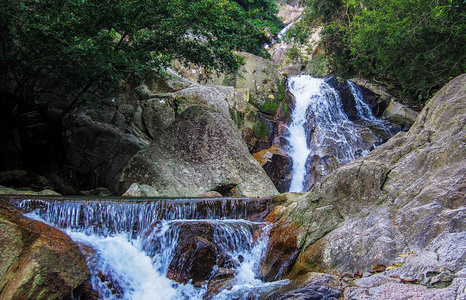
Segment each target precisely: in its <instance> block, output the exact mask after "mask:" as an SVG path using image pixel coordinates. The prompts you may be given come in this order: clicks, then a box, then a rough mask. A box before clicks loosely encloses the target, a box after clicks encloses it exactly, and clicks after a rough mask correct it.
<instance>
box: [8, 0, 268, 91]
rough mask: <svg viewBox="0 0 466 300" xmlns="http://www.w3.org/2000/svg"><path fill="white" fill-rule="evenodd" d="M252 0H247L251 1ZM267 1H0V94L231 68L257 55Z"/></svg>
mask: <svg viewBox="0 0 466 300" xmlns="http://www.w3.org/2000/svg"><path fill="white" fill-rule="evenodd" d="M252 3H255V1H252ZM268 8H273V6H270V5H269V4H267V5H265V6H264V7H262V8H261V9H245V8H243V7H242V6H241V5H240V4H239V3H237V2H234V1H228V0H107V1H102V0H0V92H2V93H9V94H14V95H15V96H17V97H19V98H20V99H31V98H34V97H37V96H39V97H41V96H42V98H47V99H49V98H50V97H52V96H55V97H62V96H68V97H69V96H70V95H72V96H73V97H74V98H75V99H82V98H83V97H84V96H85V95H95V94H96V93H103V92H109V91H112V90H113V89H115V87H116V86H117V85H118V83H120V82H121V80H122V79H125V80H127V81H128V80H131V79H134V80H138V79H140V78H141V77H143V76H145V75H147V74H148V73H150V72H152V71H153V70H154V69H155V70H161V69H163V68H164V67H166V66H168V65H169V64H170V62H171V61H173V60H174V59H177V60H180V61H183V62H190V63H193V64H195V65H198V66H202V67H205V68H206V69H207V70H221V71H226V70H232V69H235V68H236V67H237V66H238V64H239V62H240V61H239V58H238V57H237V56H236V55H235V54H234V53H233V51H243V50H244V51H249V52H252V53H255V54H259V55H260V54H262V53H265V51H264V50H263V48H262V46H263V44H264V43H265V42H267V41H268V40H269V39H270V37H269V33H268V32H267V31H266V28H265V26H258V25H257V23H258V20H262V19H263V16H261V15H260V13H263V12H264V11H266V10H267V9H268Z"/></svg>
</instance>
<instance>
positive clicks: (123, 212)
mask: <svg viewBox="0 0 466 300" xmlns="http://www.w3.org/2000/svg"><path fill="white" fill-rule="evenodd" d="M23 199H24V198H23ZM269 201H270V198H258V199H253V198H252V199H250V198H244V199H243V198H218V199H200V198H192V199H144V198H122V197H114V198H107V199H84V198H77V197H68V198H65V197H39V198H37V197H36V198H30V199H25V200H19V199H18V200H16V201H15V200H14V199H13V200H12V201H11V203H12V204H13V205H15V206H16V207H18V208H20V209H21V210H23V211H24V212H26V213H27V216H28V217H30V218H34V219H37V220H41V221H43V222H45V223H48V224H50V225H53V226H55V227H58V228H60V229H62V230H64V231H65V232H66V233H67V234H68V235H69V236H70V237H71V238H72V239H73V240H74V241H75V242H77V243H78V245H80V248H81V251H82V252H83V253H85V255H86V257H87V262H88V266H89V269H90V271H91V274H92V275H91V277H92V278H91V282H92V285H93V288H94V289H95V290H97V291H98V294H99V298H100V299H152V300H153V299H218V300H221V299H225V300H226V299H259V297H260V295H263V294H265V293H267V292H270V291H272V290H274V289H276V288H278V287H280V286H282V285H284V284H286V283H287V281H286V280H284V281H277V282H264V281H262V280H261V279H260V273H261V259H262V258H263V256H264V254H265V250H266V248H267V242H268V230H269V229H270V227H271V224H269V223H266V222H263V221H261V218H262V216H263V215H264V214H265V213H266V212H268V210H269V209H270V203H269ZM257 213H259V214H257ZM196 239H198V240H201V241H203V242H205V244H208V245H209V246H210V247H213V248H214V249H215V257H214V259H215V263H213V264H212V265H211V266H209V265H207V263H205V262H204V264H205V265H203V266H204V267H205V268H206V269H207V270H208V271H209V274H207V276H206V278H203V279H202V280H201V281H199V280H197V282H193V281H190V280H188V281H186V282H183V280H178V281H181V282H176V281H174V280H171V279H169V278H168V277H170V276H169V274H171V275H172V277H177V276H173V274H175V275H181V276H178V278H183V275H186V274H183V270H185V269H186V266H184V265H180V264H177V263H179V262H181V263H182V262H183V258H186V256H183V255H184V254H186V253H185V252H184V251H185V250H186V249H190V248H189V245H191V244H195V242H194V241H195V240H196ZM187 246H188V247H187ZM188 253H189V252H188ZM180 257H181V258H182V259H180ZM225 257H226V258H227V259H226V261H227V263H225V262H223V263H222V262H221V261H222V259H223V261H225ZM203 259H204V257H203ZM185 260H186V259H185ZM205 260H206V262H207V261H208V260H209V257H205ZM201 263H202V259H201ZM193 264H194V263H193ZM220 264H222V265H220ZM209 267H211V268H210V269H209ZM191 271H192V272H193V273H194V274H195V275H193V276H196V274H197V273H198V272H200V271H202V269H199V270H191ZM196 272H197V273H196ZM180 273H181V274H180ZM219 273H223V274H227V275H228V274H231V276H227V277H226V279H222V280H218V279H216V276H217V275H218V274H219ZM188 275H190V274H188ZM217 277H219V276H217ZM220 277H221V276H220ZM222 278H223V277H222ZM214 283H215V284H216V285H217V286H220V288H216V289H215V290H210V287H209V284H214Z"/></svg>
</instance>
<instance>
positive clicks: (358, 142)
mask: <svg viewBox="0 0 466 300" xmlns="http://www.w3.org/2000/svg"><path fill="white" fill-rule="evenodd" d="M347 84H348V85H349V88H350V91H351V94H352V97H353V98H354V102H355V109H356V110H357V120H350V119H349V118H348V116H347V114H346V113H345V111H344V108H343V104H342V101H341V99H340V95H339V92H338V91H337V90H335V89H334V88H333V87H332V86H331V85H330V84H328V83H327V82H326V80H325V79H322V78H314V77H312V76H309V75H299V76H293V77H290V78H289V80H288V90H289V91H290V92H291V93H292V94H293V95H294V98H295V107H294V110H293V112H292V115H291V118H292V122H291V124H290V125H289V131H288V132H289V135H288V145H289V147H288V148H289V150H288V153H289V155H290V157H291V159H292V162H293V166H292V171H291V172H292V180H291V183H290V188H289V191H290V192H303V191H307V190H309V189H310V187H312V185H313V184H314V182H315V180H316V178H319V176H320V177H323V176H326V175H327V174H328V173H329V172H331V171H332V170H333V169H335V168H336V167H338V166H340V165H343V164H346V163H349V162H351V161H353V160H355V159H357V158H359V157H361V156H363V155H365V154H367V153H369V151H370V150H372V149H373V148H375V147H377V146H378V145H380V144H381V143H382V142H383V140H384V139H387V138H388V137H390V136H392V135H393V134H394V133H396V130H393V129H392V128H391V127H390V126H387V125H388V124H387V123H386V122H385V121H381V120H378V119H376V118H375V117H374V116H373V114H372V111H371V109H370V107H369V106H368V105H367V104H366V103H365V102H364V100H363V96H362V93H361V91H360V90H359V88H358V87H357V86H356V85H355V84H354V83H352V82H351V81H347ZM374 128H377V130H372V129H374Z"/></svg>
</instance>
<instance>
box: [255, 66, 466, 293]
mask: <svg viewBox="0 0 466 300" xmlns="http://www.w3.org/2000/svg"><path fill="white" fill-rule="evenodd" d="M465 86H466V75H461V76H459V77H457V78H455V79H454V80H452V81H451V82H450V83H449V84H448V85H447V86H446V87H444V88H443V89H442V90H441V91H439V93H438V94H437V95H436V96H435V97H434V98H433V99H431V100H430V102H429V103H428V104H427V105H426V106H425V108H424V109H423V110H422V112H421V113H420V115H419V116H418V117H417V119H416V122H415V123H414V125H413V126H412V127H411V129H410V130H409V131H408V132H401V133H398V134H397V135H396V136H395V137H393V138H392V139H390V140H389V141H388V142H387V143H385V144H383V145H382V146H380V147H379V148H377V149H375V150H374V151H372V152H371V153H369V154H368V155H367V156H365V157H363V158H361V159H358V160H356V161H354V162H352V163H349V164H347V165H345V166H342V167H340V168H338V169H337V170H336V171H335V172H333V173H331V174H330V175H328V176H327V177H326V178H325V179H323V180H322V182H320V183H319V184H318V185H316V186H314V188H313V189H312V190H311V191H309V193H305V194H285V195H280V196H279V197H285V198H286V202H285V203H286V204H285V205H280V206H277V207H276V208H275V211H274V212H272V214H270V215H269V218H268V220H269V221H270V222H273V223H274V229H273V230H272V235H271V239H270V244H269V250H268V252H267V258H266V267H265V269H264V274H263V276H264V278H266V279H268V280H277V279H281V278H291V279H295V280H296V281H295V283H296V285H293V286H292V287H288V290H284V291H281V292H277V293H276V294H275V296H274V297H273V298H271V299H288V298H289V297H292V296H293V297H294V296H295V295H296V297H297V295H298V294H299V293H298V292H297V291H299V290H301V289H304V290H306V289H308V288H309V286H312V285H314V283H319V282H320V283H321V282H322V281H324V282H325V283H323V284H322V285H321V284H320V283H319V286H326V287H327V290H328V291H329V292H331V294H330V295H333V296H332V297H334V298H335V299H336V298H338V297H342V298H345V299H362V298H367V297H368V298H370V299H380V298H383V299H405V298H406V295H410V297H413V298H415V299H434V298H435V299H462V298H464V297H465V296H466V294H465V290H466V277H465V274H466V273H465V270H466V260H465V259H466V256H465V253H466V252H465V251H464V249H466V245H465V240H466V239H465V237H466V223H465V222H464V220H465V213H466V210H465V204H466V197H465V195H466V193H465V192H466V151H465V146H466V134H465V124H466V105H465V103H466V90H465ZM280 266H281V268H280ZM315 272H320V273H327V274H333V275H332V276H331V277H329V276H330V275H325V276H327V277H325V276H324V275H322V274H315ZM335 274H336V276H335ZM303 278H305V279H303ZM323 279H325V280H323ZM314 289H318V287H315V288H314ZM334 291H338V293H336V294H335V293H334ZM297 293H298V294H297ZM298 298H299V297H298ZM334 298H330V299H334Z"/></svg>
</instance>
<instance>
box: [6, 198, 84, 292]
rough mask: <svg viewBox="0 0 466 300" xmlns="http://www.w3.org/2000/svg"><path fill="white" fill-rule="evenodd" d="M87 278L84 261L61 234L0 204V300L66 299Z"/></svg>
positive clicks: (81, 255)
mask: <svg viewBox="0 0 466 300" xmlns="http://www.w3.org/2000/svg"><path fill="white" fill-rule="evenodd" d="M88 278H89V270H88V267H87V265H86V259H85V257H84V256H83V254H82V253H81V252H80V250H79V248H78V246H77V245H76V244H75V243H74V242H73V241H72V240H71V239H70V238H69V237H68V236H67V235H66V234H64V233H63V232H61V231H60V230H58V229H55V228H53V227H51V226H48V225H45V224H44V223H42V222H39V221H35V220H32V219H29V218H26V217H24V216H23V215H22V214H21V212H20V211H18V210H17V209H15V208H14V207H12V206H10V205H9V204H7V203H6V202H4V200H0V298H1V299H69V298H70V295H72V293H73V291H75V295H76V296H78V297H79V295H78V294H77V293H76V289H77V288H79V287H81V286H82V285H83V284H84V283H86V281H87V280H88Z"/></svg>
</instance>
